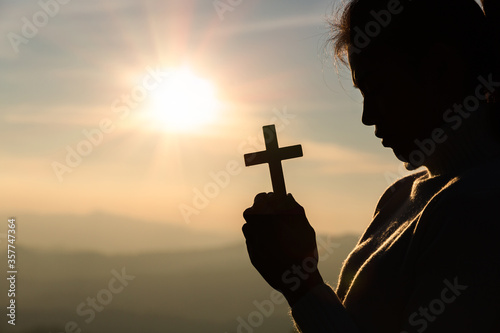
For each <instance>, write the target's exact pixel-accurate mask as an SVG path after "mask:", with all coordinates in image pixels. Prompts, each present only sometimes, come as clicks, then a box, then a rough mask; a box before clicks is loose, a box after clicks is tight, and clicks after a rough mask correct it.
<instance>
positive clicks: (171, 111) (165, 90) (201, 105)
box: [149, 68, 219, 132]
mask: <svg viewBox="0 0 500 333" xmlns="http://www.w3.org/2000/svg"><path fill="white" fill-rule="evenodd" d="M218 104H219V102H218V101H217V98H216V94H215V86H214V84H213V83H212V82H210V81H209V80H206V79H202V78H200V77H198V76H196V75H195V74H194V73H192V72H191V70H190V69H188V68H181V69H176V70H173V71H171V73H170V75H169V76H168V77H167V79H166V80H165V82H164V83H162V85H161V86H160V87H158V88H157V89H155V90H154V91H152V92H151V100H150V110H149V113H150V116H151V118H152V120H153V122H155V123H156V125H158V126H159V127H161V128H162V129H164V130H166V131H169V132H190V131H195V130H198V129H200V127H202V126H203V125H207V124H209V123H210V122H212V121H214V119H215V114H216V111H217V106H218Z"/></svg>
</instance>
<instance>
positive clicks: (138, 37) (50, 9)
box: [0, 0, 404, 235]
mask: <svg viewBox="0 0 500 333" xmlns="http://www.w3.org/2000/svg"><path fill="white" fill-rule="evenodd" d="M41 3H47V4H49V5H46V6H45V8H43V6H41V5H40V3H39V2H38V1H17V2H12V1H9V2H2V3H0V13H1V14H0V15H1V17H2V19H1V20H0V22H1V23H0V31H1V33H2V36H3V38H2V39H1V45H0V69H1V72H2V76H1V78H0V103H1V115H0V117H1V118H0V119H1V121H0V126H1V127H0V151H1V156H2V158H1V159H0V169H1V173H0V177H1V179H0V181H1V184H2V188H3V191H1V194H0V201H1V202H2V211H3V212H4V215H14V216H18V217H21V216H22V215H23V214H28V213H29V214H90V213H92V212H95V211H101V212H106V213H109V214H115V215H121V216H127V217H134V218H140V219H143V220H145V221H158V222H165V223H175V224H181V225H186V224H187V225H189V227H190V228H195V229H210V230H224V231H228V232H233V233H234V234H235V235H236V234H238V235H239V234H240V228H241V225H242V223H243V219H242V217H241V214H242V211H243V210H244V209H245V208H246V207H247V206H248V205H250V204H251V203H252V201H253V197H254V196H255V194H257V193H259V192H263V191H270V190H271V182H270V178H269V172H268V169H267V166H264V165H262V166H254V167H252V168H244V163H243V156H242V154H243V153H247V152H252V151H256V150H262V149H263V148H264V145H263V142H262V130H261V128H262V126H263V125H268V124H271V123H274V124H276V126H277V127H278V130H279V135H278V136H279V141H280V145H283V146H286V145H294V144H299V143H300V144H302V146H303V150H304V157H302V158H300V159H295V160H289V161H286V162H284V163H283V164H284V171H285V178H286V184H287V188H288V190H289V192H290V193H292V194H293V195H294V196H295V198H296V199H297V200H298V201H299V202H300V203H301V204H302V205H303V206H304V207H305V208H306V212H307V214H308V217H309V219H310V221H311V223H312V224H313V225H314V226H315V227H316V229H317V230H318V231H319V232H330V233H339V232H340V233H343V232H357V233H360V232H362V230H363V229H364V228H365V227H366V225H367V224H368V223H369V222H370V218H371V215H372V213H373V210H374V208H375V204H376V202H377V200H378V198H379V196H380V195H381V194H382V191H383V190H384V189H385V188H386V187H387V186H388V185H389V184H390V182H392V181H393V180H395V177H398V176H402V175H404V173H403V172H402V171H401V169H402V168H400V164H399V163H398V161H397V160H396V159H395V158H394V157H393V155H392V152H391V151H390V150H387V149H384V148H383V147H382V146H381V144H380V142H379V139H377V138H375V136H374V135H373V128H368V127H365V126H363V125H362V124H361V121H360V119H361V110H362V99H361V96H360V95H359V93H358V92H356V91H354V90H353V88H352V82H351V81H350V76H349V72H348V71H347V70H345V69H341V70H340V77H339V75H337V73H336V71H335V69H334V67H333V65H332V62H331V59H329V58H328V57H327V56H325V55H324V49H323V45H324V43H325V40H326V38H327V33H328V27H327V25H326V23H325V20H326V17H327V16H328V15H329V14H330V13H331V12H332V8H333V7H332V6H333V5H334V3H333V2H332V1H330V0H328V1H325V0H314V1H311V0H300V1H299V0H293V1H291V0H268V1H258V0H254V1H249V0H247V1H245V0H242V1H236V0H233V1H229V0H221V1H218V2H213V1H206V0H205V1H201V0H167V1H165V0H157V1H149V0H143V1H132V0H110V1H95V0H86V1H82V0H72V1H67V0H64V1H63V0H59V2H55V0H42V1H41ZM214 3H215V4H217V5H218V7H217V8H216V6H215V5H214ZM54 4H57V6H55V5H54ZM231 4H233V5H231ZM180 68H189V69H190V71H191V72H192V75H193V76H196V77H198V78H199V79H198V81H196V80H194V81H193V80H192V81H190V82H191V83H192V85H193V86H194V84H195V83H196V82H198V83H200V82H202V83H203V84H205V85H207V86H208V85H211V86H212V87H213V89H214V95H215V97H216V100H217V101H216V102H217V104H216V105H215V106H214V107H213V108H211V109H210V110H211V111H210V114H209V115H208V116H207V117H206V118H207V119H205V118H204V117H205V116H206V115H207V114H205V113H204V112H205V111H206V110H204V107H202V106H199V107H196V109H197V111H196V112H198V113H196V112H194V111H193V110H191V111H189V109H187V110H188V111H186V110H184V108H183V106H184V105H191V104H193V103H194V105H205V104H207V102H205V101H204V100H203V99H202V93H203V90H197V89H192V92H191V93H192V94H191V96H187V95H184V94H182V93H178V92H177V93H173V97H171V99H175V100H177V104H175V105H178V106H179V108H180V110H179V111H176V112H184V115H185V116H188V114H187V113H186V112H193V113H192V114H190V115H189V116H190V117H191V119H192V120H193V124H197V127H195V126H194V125H193V126H192V127H189V126H190V123H188V124H187V126H186V128H183V130H175V129H172V127H171V126H168V125H169V124H168V123H169V118H168V117H174V118H171V119H175V117H176V116H175V112H174V115H173V116H172V114H170V113H169V112H171V110H170V111H169V110H165V113H166V114H170V116H167V117H164V116H162V115H161V113H159V110H158V104H155V103H153V102H154V98H158V96H160V97H159V98H160V99H161V98H162V97H161V96H163V101H162V102H161V103H163V104H161V103H160V105H163V107H164V108H165V109H168V108H174V109H175V108H176V107H172V105H174V104H171V103H169V101H168V100H165V99H166V98H165V96H168V94H169V92H168V88H167V89H165V88H164V87H165V85H166V86H169V85H170V87H174V88H175V87H177V86H182V84H183V82H180V80H181V79H179V78H178V77H179V76H178V75H177V76H176V74H175V73H178V72H177V71H178V69H180ZM176 78H177V79H176ZM201 79H203V80H204V81H201ZM145 82H146V84H145ZM155 83H158V85H156V84H155ZM200 84H201V83H200ZM188 85H189V84H188ZM153 86H154V87H153ZM162 87H163V88H162ZM146 88H147V89H146ZM174 88H171V89H174ZM162 89H163V90H162ZM175 91H177V90H175ZM180 91H181V90H180ZM127 96H128V97H127ZM153 97H154V98H153ZM127 98H128V99H127ZM190 103H191V104H190ZM196 103H198V104H196ZM155 105H156V106H155ZM182 110H184V111H182ZM200 112H201V113H200ZM206 112H207V113H208V112H209V111H206ZM195 119H196V120H195ZM165 120H166V122H167V124H163V123H162V122H164V121H165ZM70 152H73V153H70ZM75 152H76V153H75ZM78 152H80V153H78ZM75 154H78V156H75ZM69 155H71V156H69ZM200 193H201V195H200ZM182 211H184V214H183V213H182Z"/></svg>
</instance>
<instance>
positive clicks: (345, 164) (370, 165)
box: [302, 141, 397, 175]
mask: <svg viewBox="0 0 500 333" xmlns="http://www.w3.org/2000/svg"><path fill="white" fill-rule="evenodd" d="M302 146H303V149H304V157H307V159H308V160H309V161H311V162H312V163H315V166H313V168H315V169H317V170H318V171H319V172H321V173H323V174H326V175H339V174H378V173H384V172H386V171H388V170H394V165H395V163H397V162H396V161H395V160H394V162H390V161H387V160H384V158H382V157H379V156H377V155H375V154H370V153H365V152H360V151H358V150H355V149H352V148H349V147H345V146H341V145H337V144H334V143H320V142H313V141H307V142H303V144H302Z"/></svg>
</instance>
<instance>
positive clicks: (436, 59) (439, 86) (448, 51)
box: [418, 43, 466, 97]
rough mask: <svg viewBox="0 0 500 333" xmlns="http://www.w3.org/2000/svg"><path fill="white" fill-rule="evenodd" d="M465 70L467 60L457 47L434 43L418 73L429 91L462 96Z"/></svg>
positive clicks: (443, 94) (442, 94)
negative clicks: (465, 60)
mask: <svg viewBox="0 0 500 333" xmlns="http://www.w3.org/2000/svg"><path fill="white" fill-rule="evenodd" d="M465 71H466V66H465V62H464V60H463V58H462V57H461V55H460V54H459V52H458V51H457V50H456V49H454V48H452V47H451V46H449V45H446V44H443V43H434V44H433V45H432V46H431V47H430V48H429V50H428V51H427V52H426V54H425V55H424V57H423V59H422V62H421V63H420V66H419V73H418V75H419V78H420V80H421V82H422V83H423V84H424V87H425V89H426V90H428V92H430V93H436V94H439V95H441V96H443V97H444V96H450V97H459V96H460V97H461V96H462V94H463V92H464V91H465V78H466V73H465Z"/></svg>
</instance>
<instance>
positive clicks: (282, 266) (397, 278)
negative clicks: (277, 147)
mask: <svg viewBox="0 0 500 333" xmlns="http://www.w3.org/2000/svg"><path fill="white" fill-rule="evenodd" d="M482 5H483V9H482V8H481V7H480V6H479V4H478V3H476V2H475V1H474V0H351V1H348V2H347V4H346V5H345V7H344V8H343V10H342V11H339V14H338V15H337V17H336V19H335V20H333V21H332V22H331V27H332V37H331V39H330V41H331V43H332V46H333V49H334V53H335V55H336V57H337V59H339V60H341V61H343V62H344V63H345V64H348V65H349V66H350V69H351V74H352V79H353V82H354V85H355V87H357V88H358V89H359V90H360V91H361V93H362V95H363V98H364V102H363V115H362V122H363V123H364V124H365V125H367V126H375V135H376V136H377V137H379V138H381V139H382V144H383V145H384V146H385V147H388V148H391V149H392V150H393V151H394V154H395V156H396V157H397V158H398V159H399V160H401V161H402V162H403V163H404V164H405V167H406V168H407V169H408V170H410V171H413V170H416V171H415V172H413V173H411V174H410V175H408V176H406V177H403V178H402V179H400V180H398V181H396V182H395V183H394V184H392V185H391V186H390V187H389V188H388V189H387V190H386V191H385V192H384V193H383V195H382V196H381V197H380V199H379V201H378V204H377V206H376V208H375V212H374V215H373V219H372V222H371V223H370V224H369V226H368V227H367V229H366V231H365V232H364V234H363V235H362V236H361V238H360V239H359V242H358V243H357V245H356V247H355V248H354V250H353V251H352V252H351V254H350V255H349V256H348V258H347V259H346V260H345V262H344V264H343V267H342V270H341V273H340V276H339V281H338V284H337V287H336V288H335V290H334V289H333V288H332V287H330V286H329V285H328V284H327V283H326V282H325V281H324V280H323V277H322V276H321V273H320V271H319V269H318V249H317V245H316V238H315V231H314V229H313V228H312V226H311V225H310V223H309V221H308V220H307V217H306V215H305V210H304V208H303V207H302V206H301V205H299V204H298V203H297V202H296V201H295V199H294V198H293V196H292V195H291V194H288V195H286V196H277V195H274V194H273V193H260V194H258V195H257V196H256V197H255V200H254V203H253V205H252V207H250V208H248V209H247V210H245V212H244V213H243V216H244V219H245V221H246V223H245V224H244V225H243V228H242V231H243V234H244V236H245V239H246V244H247V250H248V254H249V257H250V260H251V263H252V264H253V266H254V267H255V268H256V269H257V270H258V271H259V273H260V274H261V275H262V276H263V278H264V279H265V280H266V281H267V282H268V283H269V284H270V285H271V287H273V288H275V289H276V290H278V291H280V292H281V293H283V295H284V296H285V298H286V299H287V301H288V303H289V305H290V307H291V313H292V316H293V319H294V322H295V324H296V327H297V329H299V330H300V331H302V332H304V333H309V332H315V333H318V332H329V333H332V332H341V333H351V332H383V333H392V332H394V333H412V332H419V333H422V332H428V333H432V332H439V333H443V332H471V333H472V332H500V320H498V319H497V313H498V312H499V311H500V305H499V304H500V302H499V300H500V242H499V241H498V237H499V235H500V208H499V206H500V204H499V203H500V177H499V176H498V175H499V170H500V135H499V134H500V122H499V119H500V118H499V117H498V113H499V112H500V108H499V106H498V103H497V101H498V87H500V81H499V80H500V75H499V74H500V73H499V67H500V66H499V64H498V62H499V60H498V59H499V57H498V56H499V54H500V53H499V44H500V41H499V37H500V33H499V26H500V6H499V2H498V1H493V0H492V1H489V0H484V1H482ZM346 58H347V59H346ZM419 168H422V170H417V169H419ZM332 206H335V203H332Z"/></svg>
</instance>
